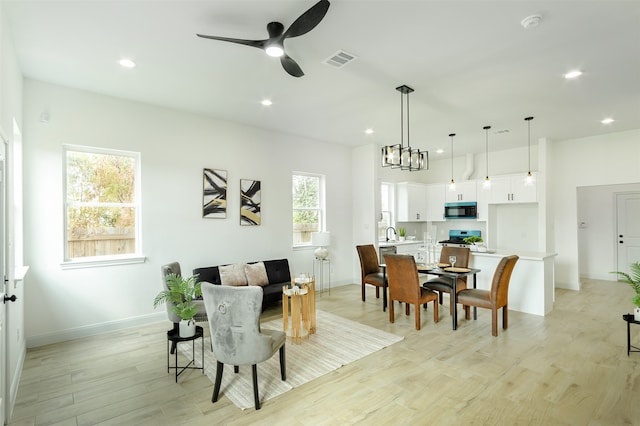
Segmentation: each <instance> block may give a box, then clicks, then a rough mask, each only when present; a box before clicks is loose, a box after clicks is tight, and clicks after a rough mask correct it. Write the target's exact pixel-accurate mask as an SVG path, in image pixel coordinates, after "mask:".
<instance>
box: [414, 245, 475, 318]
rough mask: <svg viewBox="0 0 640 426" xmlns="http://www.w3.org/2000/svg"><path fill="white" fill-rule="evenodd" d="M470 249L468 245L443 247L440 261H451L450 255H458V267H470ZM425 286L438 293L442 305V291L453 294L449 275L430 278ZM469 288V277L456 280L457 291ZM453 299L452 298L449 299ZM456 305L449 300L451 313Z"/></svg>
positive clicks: (451, 313) (450, 313)
mask: <svg viewBox="0 0 640 426" xmlns="http://www.w3.org/2000/svg"><path fill="white" fill-rule="evenodd" d="M470 252H471V251H470V250H469V248H468V247H451V246H445V247H442V251H441V252H440V263H449V256H455V257H456V268H468V267H469V257H470ZM424 287H426V288H428V289H429V290H433V291H435V292H437V293H438V299H439V301H440V304H441V305H442V293H449V296H451V287H452V286H451V278H449V277H437V278H432V279H430V280H428V281H427V282H426V283H424ZM465 288H467V277H466V276H465V277H461V278H458V280H457V282H456V292H457V293H460V291H461V290H464V289H465ZM449 300H451V299H449ZM454 309H455V307H454V306H453V303H451V302H449V315H453V310H454Z"/></svg>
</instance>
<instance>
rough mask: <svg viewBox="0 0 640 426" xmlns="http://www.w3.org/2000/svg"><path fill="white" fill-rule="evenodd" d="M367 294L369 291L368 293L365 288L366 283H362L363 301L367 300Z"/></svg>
mask: <svg viewBox="0 0 640 426" xmlns="http://www.w3.org/2000/svg"><path fill="white" fill-rule="evenodd" d="M366 294H367V293H366V291H365V289H364V283H362V301H363V302H364V301H365V299H366Z"/></svg>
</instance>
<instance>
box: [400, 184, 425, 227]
mask: <svg viewBox="0 0 640 426" xmlns="http://www.w3.org/2000/svg"><path fill="white" fill-rule="evenodd" d="M425 187H426V185H425V184H422V183H413V182H402V183H398V184H397V186H396V192H397V196H396V200H397V205H396V215H397V217H396V221H397V222H426V221H427V193H426V189H425Z"/></svg>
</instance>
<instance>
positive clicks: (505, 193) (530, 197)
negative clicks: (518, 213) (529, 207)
mask: <svg viewBox="0 0 640 426" xmlns="http://www.w3.org/2000/svg"><path fill="white" fill-rule="evenodd" d="M536 176H537V174H536V173H533V177H534V180H533V183H532V184H526V183H525V177H526V176H525V174H524V173H523V174H518V175H505V176H495V177H492V178H491V195H490V197H489V203H490V204H505V203H536V202H537V201H538V196H537V186H536Z"/></svg>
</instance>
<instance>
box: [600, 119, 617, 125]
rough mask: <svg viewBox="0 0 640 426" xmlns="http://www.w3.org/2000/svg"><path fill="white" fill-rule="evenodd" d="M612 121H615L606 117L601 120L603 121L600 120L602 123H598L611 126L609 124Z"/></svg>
mask: <svg viewBox="0 0 640 426" xmlns="http://www.w3.org/2000/svg"><path fill="white" fill-rule="evenodd" d="M614 121H616V120H614V119H613V118H611V117H607V118H605V119H603V120H602V121H600V122H601V123H602V124H611V123H613V122H614Z"/></svg>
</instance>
